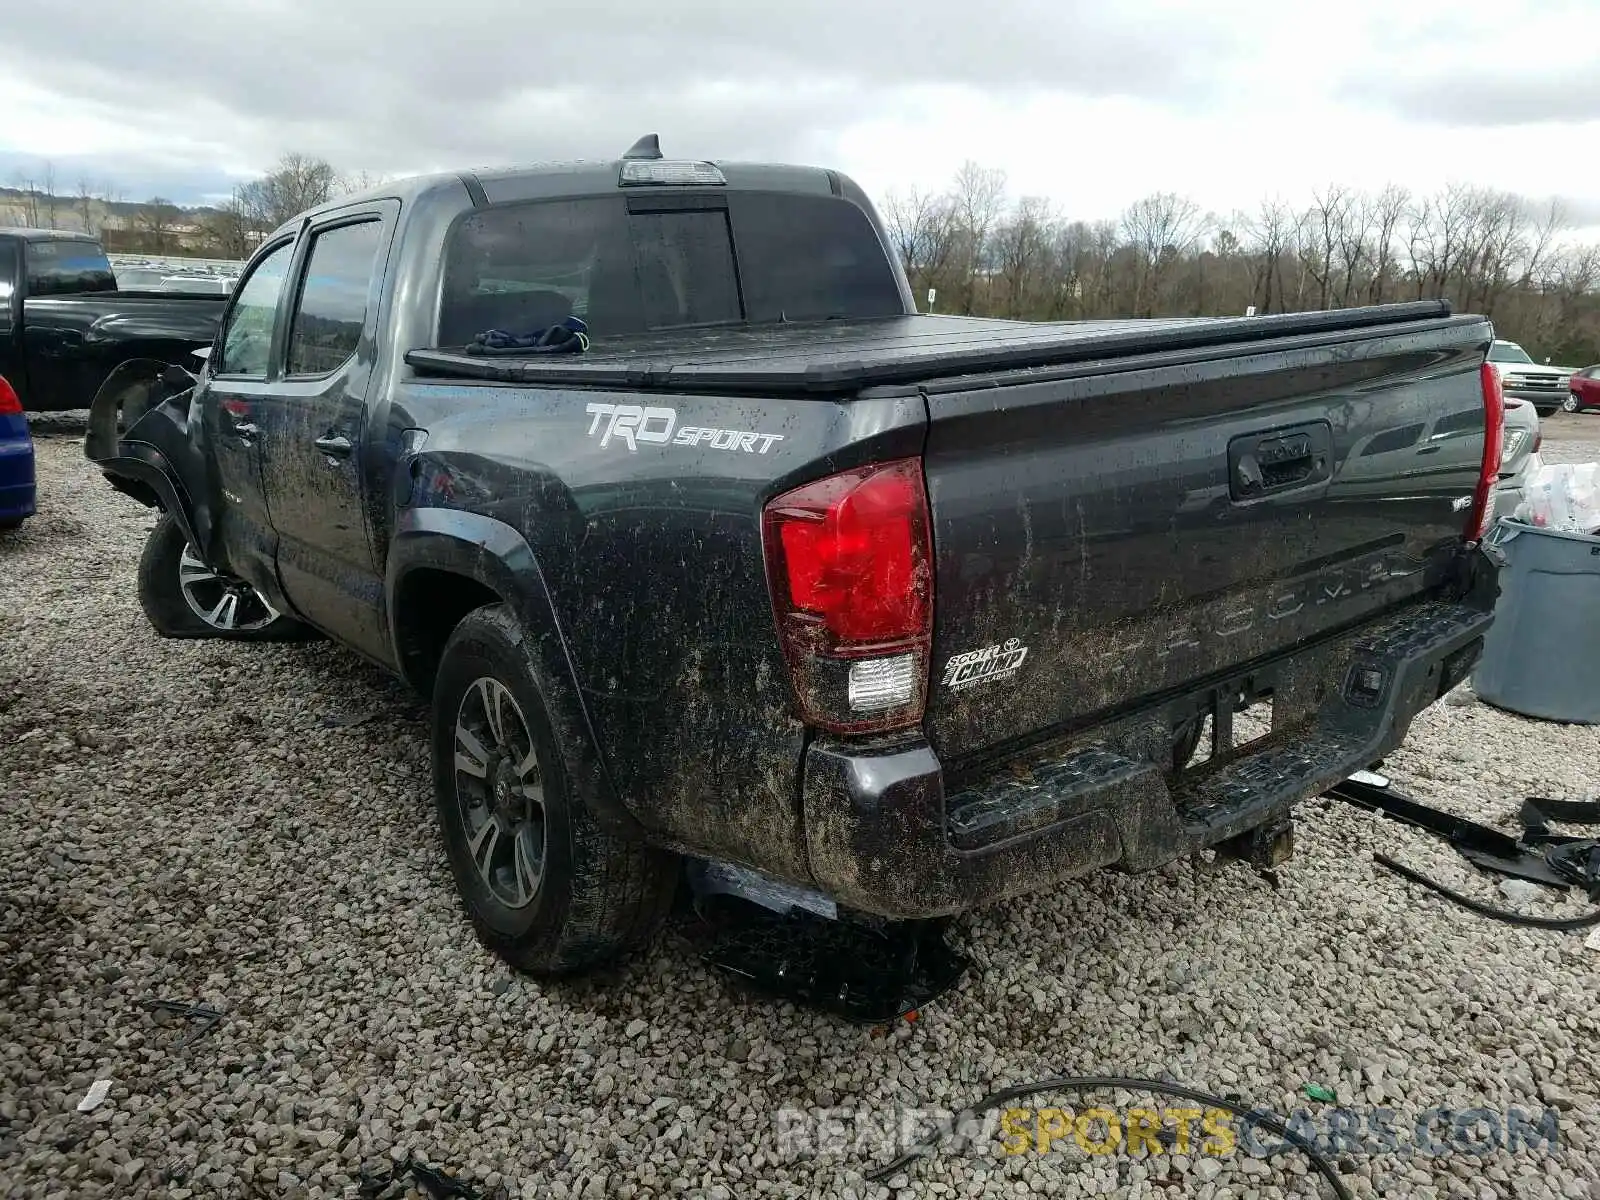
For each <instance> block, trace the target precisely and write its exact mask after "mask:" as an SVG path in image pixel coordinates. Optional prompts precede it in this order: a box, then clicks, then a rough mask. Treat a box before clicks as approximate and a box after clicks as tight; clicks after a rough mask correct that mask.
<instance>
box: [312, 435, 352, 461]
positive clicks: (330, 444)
mask: <svg viewBox="0 0 1600 1200" xmlns="http://www.w3.org/2000/svg"><path fill="white" fill-rule="evenodd" d="M311 444H312V445H313V446H315V447H316V448H317V449H318V450H321V451H322V452H323V453H324V454H327V455H330V456H331V457H333V458H349V457H350V451H351V449H352V447H351V445H350V439H349V438H347V437H345V436H344V434H342V433H325V434H323V435H322V436H321V437H319V438H318V439H317V440H316V441H314V442H312V443H311Z"/></svg>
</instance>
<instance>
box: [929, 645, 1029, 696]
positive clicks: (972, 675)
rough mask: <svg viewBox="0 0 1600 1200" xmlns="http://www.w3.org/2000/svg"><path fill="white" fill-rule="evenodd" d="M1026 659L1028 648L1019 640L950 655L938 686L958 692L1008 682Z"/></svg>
mask: <svg viewBox="0 0 1600 1200" xmlns="http://www.w3.org/2000/svg"><path fill="white" fill-rule="evenodd" d="M1027 657H1028V648H1027V647H1026V646H1024V645H1023V644H1022V642H1021V641H1020V640H1019V639H1017V638H1009V639H1007V640H1006V642H1005V643H1004V644H1003V645H998V646H985V647H984V648H983V649H982V650H968V651H967V652H966V653H965V654H957V655H953V656H952V657H951V658H950V660H949V661H948V662H947V663H945V664H944V679H943V680H941V681H940V682H942V683H943V684H944V686H945V687H947V688H949V689H950V690H951V691H952V692H959V691H962V690H963V689H965V688H969V687H975V686H976V685H978V684H980V683H993V682H995V681H996V680H999V679H1010V678H1011V677H1012V676H1013V675H1015V674H1016V673H1017V672H1018V671H1020V670H1021V669H1022V664H1023V662H1024V661H1025V660H1026V659H1027Z"/></svg>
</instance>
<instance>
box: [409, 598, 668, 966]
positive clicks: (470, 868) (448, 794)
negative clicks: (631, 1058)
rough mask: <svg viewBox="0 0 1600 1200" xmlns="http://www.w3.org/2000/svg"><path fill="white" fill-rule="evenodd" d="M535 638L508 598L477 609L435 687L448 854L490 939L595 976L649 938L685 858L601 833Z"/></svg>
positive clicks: (502, 951)
mask: <svg viewBox="0 0 1600 1200" xmlns="http://www.w3.org/2000/svg"><path fill="white" fill-rule="evenodd" d="M561 751H562V747H561V746H560V745H559V744H558V740H557V736H556V732H555V729H554V727H553V726H552V724H551V721H550V716H549V708H548V706H547V704H546V702H545V699H544V690H543V688H542V686H541V684H540V671H539V668H538V666H537V664H536V663H535V661H534V658H533V655H532V653H531V650H530V646H529V641H528V638H527V637H526V635H525V634H524V632H523V630H522V628H521V626H520V625H519V624H518V622H517V620H516V618H515V617H514V616H513V615H512V613H511V611H510V610H509V609H508V608H506V606H505V605H503V604H495V605H490V606H488V607H485V608H480V609H477V610H476V611H474V612H472V613H469V614H468V615H467V617H466V618H465V619H464V620H462V622H461V623H460V624H459V625H458V626H456V629H455V631H454V632H453V633H452V634H451V635H450V639H449V641H448V642H447V643H446V644H445V648H444V653H443V655H442V656H441V658H440V662H439V671H438V674H437V676H436V678H435V682H434V691H433V780H434V799H435V803H436V805H437V808H438V813H439V826H440V831H441V833H442V835H443V838H444V843H445V853H446V855H447V857H448V859H449V862H450V871H451V874H452V875H453V876H454V877H455V883H456V890H457V893H458V894H459V896H460V897H461V902H462V906H463V908H465V910H466V913H467V916H468V918H469V919H470V920H471V922H472V926H473V929H474V930H475V931H476V933H477V935H478V939H479V940H480V941H481V942H482V943H483V944H484V946H485V947H487V948H488V949H489V950H491V951H492V952H493V953H495V954H497V955H499V956H500V957H501V958H503V959H504V960H505V961H506V962H508V963H510V964H511V965H512V966H514V967H516V968H518V969H519V970H522V971H526V972H528V973H530V974H533V975H538V976H544V977H552V976H560V975H573V974H578V973H581V972H584V971H588V970H590V969H592V968H594V967H597V966H599V965H601V964H602V963H605V962H607V961H609V960H611V959H614V958H616V957H618V956H619V955H621V954H623V953H625V952H628V951H631V950H635V949H638V948H639V947H642V946H643V945H645V944H646V943H647V942H648V941H649V939H650V937H651V935H652V934H654V932H655V931H656V929H657V928H658V927H659V926H660V924H661V922H662V920H663V919H664V918H665V917H666V915H667V913H668V911H669V910H670V908H671V905H672V899H673V894H674V891H675V890H676V885H677V879H678V872H679V867H680V863H679V859H678V856H677V855H675V854H672V853H669V852H667V851H663V850H658V849H655V848H654V847H651V846H647V845H645V844H643V843H641V842H636V841H632V840H628V839H624V838H620V837H617V836H616V835H614V834H611V833H609V832H607V831H606V830H604V829H602V828H601V827H600V825H599V823H598V822H597V821H596V820H595V819H594V816H593V814H591V813H590V812H589V810H588V808H587V807H586V806H585V804H584V802H583V800H582V798H581V797H579V796H578V795H576V794H575V792H574V790H573V786H572V782H571V779H570V777H569V775H568V773H567V770H566V766H565V762H564V759H563V758H562V753H561Z"/></svg>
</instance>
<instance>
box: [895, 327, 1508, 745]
mask: <svg viewBox="0 0 1600 1200" xmlns="http://www.w3.org/2000/svg"><path fill="white" fill-rule="evenodd" d="M1490 336H1491V331H1490V327H1489V325H1488V324H1487V323H1486V322H1485V321H1483V320H1482V319H1481V318H1474V317H1458V318H1442V319H1433V320H1422V321H1417V322H1415V323H1412V324H1407V325H1399V326H1391V327H1387V328H1381V329H1361V330H1354V331H1350V332H1348V333H1347V334H1345V335H1343V336H1340V337H1336V338H1330V337H1329V336H1328V335H1327V334H1326V333H1324V334H1321V335H1319V336H1316V337H1306V338H1301V339H1293V338H1288V339H1282V340H1278V341H1275V342H1272V343H1265V344H1255V345H1247V344H1242V343H1241V344H1237V345H1234V346H1232V347H1220V348H1219V347H1210V348H1206V349H1187V350H1176V351H1163V350H1162V349H1161V348H1160V347H1159V346H1154V347H1152V348H1151V349H1150V350H1149V351H1148V352H1146V353H1143V354H1140V355H1138V356H1136V357H1108V358H1105V359H1102V360H1100V361H1097V362H1086V363H1076V364H1071V365H1066V366H1060V367H1046V368H1037V369H1032V370H1025V371H1016V372H1012V373H1010V374H1003V375H993V374H991V375H983V376H977V375H974V376H966V377H961V378H947V379H944V380H940V381H936V382H932V383H927V384H925V385H924V387H923V391H924V394H925V395H926V398H927V403H928V407H929V415H930V418H931V423H930V428H929V436H928V443H927V448H926V452H925V460H924V461H925V469H926V477H927V486H928V494H929V499H930V503H931V506H932V516H933V541H934V556H935V589H934V596H935V613H934V642H933V665H932V678H931V679H930V681H929V696H928V706H927V719H926V726H925V727H926V730H927V733H928V736H929V738H930V740H931V741H932V742H933V744H934V747H935V749H936V750H937V751H938V752H939V754H940V757H941V759H943V760H944V761H945V762H946V763H947V764H950V765H955V766H957V767H959V765H960V764H961V763H962V762H963V761H969V762H970V761H973V760H975V759H976V758H980V757H984V758H986V757H989V756H990V755H992V754H994V753H996V752H1000V751H1003V750H1004V749H1005V748H1007V747H1009V746H1014V745H1022V744H1027V743H1030V742H1033V741H1036V740H1041V739H1043V738H1045V737H1050V736H1054V735H1057V734H1060V733H1066V732H1070V731H1071V730H1072V729H1074V728H1078V727H1083V726H1087V725H1090V724H1094V723H1098V722H1099V721H1100V720H1102V719H1104V718H1106V717H1108V716H1112V715H1115V714H1117V713H1119V712H1122V711H1125V710H1129V709H1131V708H1136V707H1138V706H1140V705H1141V704H1143V703H1146V702H1151V701H1154V700H1157V699H1159V698H1161V697H1163V696H1165V695H1168V694H1170V693H1174V692H1177V691H1180V690H1184V689H1189V688H1193V687H1196V686H1200V685H1204V684H1206V683H1207V682H1208V681H1212V680H1215V681H1218V682H1220V681H1221V680H1223V679H1225V678H1227V677H1230V676H1233V675H1236V674H1238V673H1240V672H1241V671H1242V670H1244V669H1246V668H1248V667H1249V666H1250V665H1251V664H1253V663H1256V662H1258V661H1261V660H1265V659H1268V658H1271V657H1272V656H1274V655H1278V654H1281V653H1283V652H1284V651H1287V650H1289V649H1292V648H1293V647H1295V646H1297V645H1301V644H1303V643H1305V642H1307V641H1310V640H1313V639H1316V638H1319V637H1322V636H1324V635H1329V634H1333V633H1335V632H1337V631H1340V630H1343V629H1347V628H1349V627H1351V626H1353V625H1355V624H1358V623H1360V622H1362V621H1363V620H1367V619H1371V618H1372V617H1373V616H1374V615H1375V614H1377V613H1380V612H1383V611H1388V610H1394V609H1397V608H1400V607H1402V606H1404V605H1406V604H1408V603H1411V602H1415V601H1417V600H1418V599H1419V598H1421V597H1423V596H1424V595H1426V594H1428V593H1429V592H1430V591H1433V590H1435V589H1436V588H1438V587H1439V586H1440V585H1441V584H1442V583H1443V582H1444V580H1445V578H1446V573H1447V571H1448V569H1449V564H1450V562H1451V560H1452V558H1453V555H1454V550H1455V548H1456V547H1458V546H1459V544H1460V540H1461V536H1462V531H1463V528H1464V526H1465V524H1466V521H1467V519H1468V516H1469V512H1468V509H1469V508H1470V504H1471V498H1472V495H1473V491H1474V488H1475V486H1476V484H1477V480H1478V474H1479V470H1480V466H1481V459H1482V448H1483V434H1484V404H1483V397H1482V393H1481V388H1480V382H1479V366H1480V364H1481V363H1482V362H1483V359H1484V354H1485V352H1486V349H1487V346H1488V343H1489V340H1490Z"/></svg>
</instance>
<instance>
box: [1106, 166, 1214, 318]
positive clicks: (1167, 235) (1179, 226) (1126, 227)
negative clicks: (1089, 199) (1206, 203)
mask: <svg viewBox="0 0 1600 1200" xmlns="http://www.w3.org/2000/svg"><path fill="white" fill-rule="evenodd" d="M1205 229H1206V225H1205V220H1204V218H1203V217H1202V216H1201V213H1200V206H1199V205H1197V204H1196V203H1195V202H1194V201H1193V200H1190V199H1189V198H1188V197H1187V196H1180V195H1178V194H1177V193H1175V192H1157V193H1155V194H1154V195H1151V196H1146V197H1145V198H1144V199H1143V200H1136V201H1134V202H1133V204H1131V205H1129V206H1128V208H1127V210H1126V211H1125V212H1123V214H1122V232H1123V234H1124V236H1126V238H1127V239H1128V243H1129V245H1130V246H1131V248H1132V250H1133V252H1134V255H1135V259H1134V272H1135V274H1134V290H1133V310H1134V311H1135V312H1136V313H1138V314H1140V315H1142V316H1152V315H1154V313H1155V306H1156V304H1157V303H1158V300H1159V297H1160V293H1161V285H1162V283H1163V281H1164V279H1165V277H1166V276H1167V275H1168V274H1169V273H1170V270H1171V267H1172V265H1173V264H1174V263H1176V262H1177V261H1178V260H1179V259H1181V258H1183V257H1184V256H1186V255H1187V254H1188V253H1189V252H1190V250H1192V249H1193V248H1194V245H1195V243H1196V242H1198V241H1199V240H1200V237H1201V236H1202V235H1203V234H1204V233H1205Z"/></svg>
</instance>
